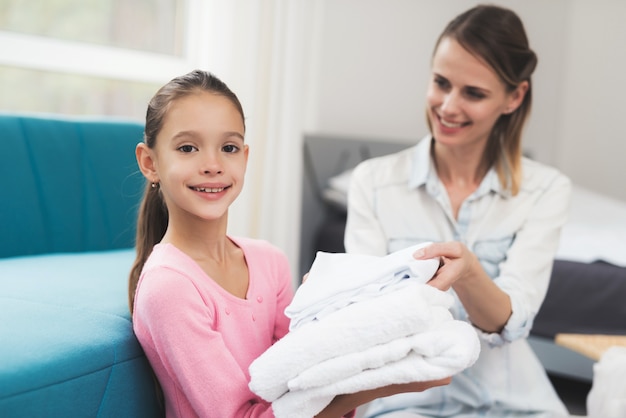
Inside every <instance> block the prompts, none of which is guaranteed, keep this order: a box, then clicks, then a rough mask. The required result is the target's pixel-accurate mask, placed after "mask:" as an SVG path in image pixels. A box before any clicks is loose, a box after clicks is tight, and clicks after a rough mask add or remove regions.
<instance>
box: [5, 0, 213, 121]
mask: <svg viewBox="0 0 626 418" xmlns="http://www.w3.org/2000/svg"><path fill="white" fill-rule="evenodd" d="M201 1H202V0H187V1H185V0H29V1H23V0H2V2H0V51H2V54H0V91H2V95H0V111H9V112H48V113H65V114H77V115H79V114H99V115H116V116H126V117H132V118H139V119H143V117H144V113H145V107H146V103H147V101H148V100H149V98H150V97H151V96H152V95H153V94H154V92H155V91H156V89H157V88H158V87H159V86H160V85H162V84H163V83H164V82H166V81H167V80H169V79H171V78H172V77H173V76H175V75H179V74H182V73H183V72H186V71H188V70H189V69H190V61H191V59H190V54H189V48H188V47H187V45H188V39H189V37H190V36H189V33H188V28H189V27H190V26H193V25H190V24H189V23H190V22H189V20H190V17H191V16H193V15H194V14H197V13H198V10H197V9H198V8H199V7H201V6H200V4H201V3H200V2H201ZM192 23H193V22H192Z"/></svg>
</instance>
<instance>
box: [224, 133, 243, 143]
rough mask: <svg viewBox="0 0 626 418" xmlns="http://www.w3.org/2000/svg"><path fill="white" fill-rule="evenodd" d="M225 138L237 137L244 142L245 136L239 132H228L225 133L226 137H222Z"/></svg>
mask: <svg viewBox="0 0 626 418" xmlns="http://www.w3.org/2000/svg"><path fill="white" fill-rule="evenodd" d="M222 136H223V137H224V138H230V137H231V136H236V137H237V138H239V139H241V140H242V141H243V140H244V138H243V135H242V134H240V133H239V132H237V131H228V132H224V135H222Z"/></svg>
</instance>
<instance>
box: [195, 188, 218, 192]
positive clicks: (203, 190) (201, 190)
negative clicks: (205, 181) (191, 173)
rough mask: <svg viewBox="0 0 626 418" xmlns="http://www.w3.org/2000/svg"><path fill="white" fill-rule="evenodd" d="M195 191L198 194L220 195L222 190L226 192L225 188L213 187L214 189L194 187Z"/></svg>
mask: <svg viewBox="0 0 626 418" xmlns="http://www.w3.org/2000/svg"><path fill="white" fill-rule="evenodd" d="M194 190H196V191H198V192H204V193H219V192H221V191H222V190H224V188H223V187H212V188H205V187H194Z"/></svg>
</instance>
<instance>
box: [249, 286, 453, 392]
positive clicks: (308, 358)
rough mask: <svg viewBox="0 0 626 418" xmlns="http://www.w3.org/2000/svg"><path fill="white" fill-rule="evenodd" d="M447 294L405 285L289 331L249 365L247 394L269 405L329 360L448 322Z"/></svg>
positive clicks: (427, 288) (448, 300)
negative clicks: (299, 378)
mask: <svg viewBox="0 0 626 418" xmlns="http://www.w3.org/2000/svg"><path fill="white" fill-rule="evenodd" d="M452 303H453V298H452V296H451V295H449V294H447V293H445V292H442V291H440V290H438V289H436V288H434V287H432V286H429V285H422V284H419V283H409V284H408V285H407V286H404V287H403V288H402V289H400V290H397V291H393V292H389V293H386V294H383V295H381V296H380V297H377V298H371V299H368V300H364V301H361V302H359V303H354V304H351V305H348V306H346V307H345V308H343V309H340V310H337V311H335V312H333V313H331V314H329V315H328V316H327V317H325V318H324V320H321V321H316V322H310V323H307V324H306V325H304V326H302V327H300V328H298V329H296V330H294V331H291V332H289V333H288V334H287V335H285V336H284V337H283V338H282V339H280V340H278V341H277V342H276V343H274V345H272V346H271V347H270V348H269V349H267V350H266V351H265V352H264V353H263V354H262V355H261V356H259V357H258V358H257V359H256V360H254V361H253V362H252V364H251V365H250V368H249V371H250V384H249V387H250V389H251V390H252V391H253V392H254V393H256V394H257V395H258V396H260V397H261V398H263V399H265V400H266V401H268V402H272V401H274V400H276V399H277V398H278V397H280V396H282V395H283V394H284V393H286V392H287V391H288V390H289V387H288V382H289V381H290V380H291V379H293V378H295V377H296V376H298V375H299V374H300V373H301V372H303V371H304V370H306V369H309V368H310V367H312V366H314V365H316V364H319V363H321V362H322V361H324V360H328V359H329V358H333V357H338V356H344V355H347V354H350V353H355V352H358V351H361V350H364V349H366V348H368V347H372V346H375V345H378V344H383V343H387V342H390V341H393V340H396V339H398V338H404V337H407V336H410V335H413V334H416V333H418V332H421V331H424V330H427V329H429V328H430V327H431V325H432V324H438V323H441V322H442V318H447V319H448V320H452V315H451V314H450V312H449V308H450V306H451V305H452Z"/></svg>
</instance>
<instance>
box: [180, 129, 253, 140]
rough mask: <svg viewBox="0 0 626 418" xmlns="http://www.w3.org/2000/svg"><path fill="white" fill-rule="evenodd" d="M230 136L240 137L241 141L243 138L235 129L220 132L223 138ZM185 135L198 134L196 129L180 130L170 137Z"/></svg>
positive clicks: (197, 135)
mask: <svg viewBox="0 0 626 418" xmlns="http://www.w3.org/2000/svg"><path fill="white" fill-rule="evenodd" d="M232 136H234V137H237V138H239V139H241V140H242V141H243V140H244V137H243V135H242V134H241V133H239V132H237V131H227V132H224V133H223V134H222V137H223V138H230V137H232ZM185 137H192V138H197V137H200V134H199V133H198V132H196V131H180V132H177V133H176V134H175V135H174V136H173V137H172V139H173V140H174V139H179V138H185Z"/></svg>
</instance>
